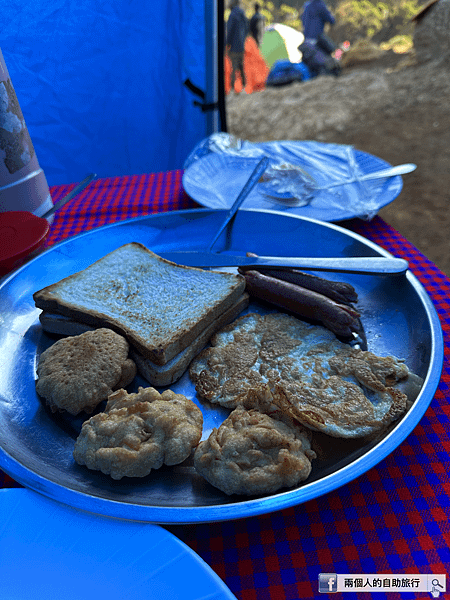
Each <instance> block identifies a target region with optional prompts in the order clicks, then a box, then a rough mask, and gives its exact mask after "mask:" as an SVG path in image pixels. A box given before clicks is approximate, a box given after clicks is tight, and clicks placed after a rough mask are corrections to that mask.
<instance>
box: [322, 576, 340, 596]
mask: <svg viewBox="0 0 450 600" xmlns="http://www.w3.org/2000/svg"><path fill="white" fill-rule="evenodd" d="M319 592H320V593H321V594H332V593H333V592H337V575H336V573H319Z"/></svg>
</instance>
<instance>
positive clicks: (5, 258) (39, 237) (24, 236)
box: [0, 211, 49, 275]
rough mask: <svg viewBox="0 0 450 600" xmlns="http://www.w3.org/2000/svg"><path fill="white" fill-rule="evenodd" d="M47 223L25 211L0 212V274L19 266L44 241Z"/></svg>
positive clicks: (47, 228) (47, 227)
mask: <svg viewBox="0 0 450 600" xmlns="http://www.w3.org/2000/svg"><path fill="white" fill-rule="evenodd" d="M48 230H49V224H48V222H47V221H46V220H45V219H42V218H41V217H36V216H35V215H33V214H32V213H30V212H27V211H8V212H4V213H0V274H3V275H4V274H5V273H8V272H9V271H11V270H12V269H14V268H16V267H17V266H19V264H20V262H21V261H23V259H24V258H26V257H27V256H28V255H29V254H31V253H32V252H34V251H35V250H36V249H37V248H39V247H40V246H41V245H42V244H43V243H44V241H45V238H46V237H47V233H48Z"/></svg>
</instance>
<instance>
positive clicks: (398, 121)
mask: <svg viewBox="0 0 450 600" xmlns="http://www.w3.org/2000/svg"><path fill="white" fill-rule="evenodd" d="M449 98H450V65H449V64H448V61H443V60H435V61H428V62H426V63H421V62H419V61H418V60H417V56H416V54H415V53H414V51H413V52H412V53H410V54H408V55H402V54H395V53H394V52H392V51H389V52H386V53H384V54H383V55H382V56H380V57H378V58H376V59H372V60H370V61H368V62H363V63H361V64H357V65H353V66H348V67H346V68H344V69H343V71H342V74H341V75H340V76H339V77H334V76H321V77H318V78H316V79H313V80H310V81H306V82H301V83H293V84H290V85H288V86H284V87H281V88H266V89H265V90H263V91H261V92H257V93H253V94H245V93H241V94H235V93H233V92H232V93H231V94H230V95H229V96H227V119H228V131H229V132H230V133H232V134H234V135H236V136H238V137H240V138H242V139H247V140H250V141H264V140H276V139H278V140H287V139H290V140H318V141H321V142H330V143H339V144H352V145H353V146H354V147H355V148H357V149H359V150H362V151H365V152H369V153H371V154H373V155H376V156H378V157H380V158H382V159H384V160H386V161H387V162H389V163H391V164H392V165H396V164H400V163H409V162H412V163H415V164H416V165H417V169H416V171H414V172H413V173H410V174H408V175H404V176H403V189H402V191H401V193H400V195H399V196H398V197H397V198H396V199H395V201H394V202H392V203H391V204H390V205H388V206H387V207H385V208H383V209H381V210H380V212H379V214H380V216H381V217H382V218H383V219H384V220H385V221H387V222H388V223H389V224H391V225H392V226H393V227H394V228H395V229H396V230H397V231H399V232H400V233H401V234H402V235H403V236H404V237H406V238H407V239H408V240H409V241H410V242H411V243H412V244H414V245H415V246H416V247H417V248H418V249H419V250H420V251H421V252H422V253H423V254H425V255H426V256H427V257H428V258H430V259H431V260H432V261H433V262H434V263H435V264H436V265H437V266H438V267H439V268H440V269H441V270H442V271H443V272H444V273H446V274H447V275H449V276H450V208H449V202H450V103H449Z"/></svg>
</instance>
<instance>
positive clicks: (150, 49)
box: [0, 0, 217, 185]
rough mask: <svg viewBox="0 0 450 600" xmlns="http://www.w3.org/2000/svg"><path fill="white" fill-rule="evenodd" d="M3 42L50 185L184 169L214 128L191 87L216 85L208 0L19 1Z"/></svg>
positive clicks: (0, 36) (11, 6)
mask: <svg viewBox="0 0 450 600" xmlns="http://www.w3.org/2000/svg"><path fill="white" fill-rule="evenodd" d="M209 12H210V11H209ZM0 47H1V48H2V52H3V56H4V59H5V62H6V65H7V67H8V70H9V73H10V77H11V81H12V84H13V86H14V89H15V91H16V95H17V97H18V100H19V103H20V106H21V109H22V112H23V114H24V117H25V121H26V124H27V127H28V130H29V132H30V135H31V139H32V141H33V144H34V147H35V150H36V154H37V157H38V160H39V163H40V165H41V167H42V168H43V169H44V171H45V174H46V177H47V180H48V182H49V184H50V185H59V184H64V183H71V182H74V181H79V180H80V179H82V178H83V176H84V175H85V174H86V173H87V172H91V171H94V172H96V173H97V174H98V176H100V177H109V176H115V175H127V174H135V173H136V174H137V173H145V172H158V171H166V170H170V169H177V168H181V167H182V165H183V162H184V160H185V159H186V157H187V156H188V154H189V153H190V151H191V150H192V148H193V147H194V146H195V145H196V143H198V142H199V141H200V140H201V139H203V138H204V137H205V136H207V135H209V134H211V133H213V131H211V125H210V124H209V125H208V119H207V115H206V113H204V112H203V111H202V110H201V108H200V107H199V106H196V105H195V104H194V100H198V98H197V97H196V96H195V95H194V94H193V93H192V91H190V90H189V89H188V88H187V87H186V86H185V85H184V84H183V82H184V81H186V80H187V79H188V80H189V81H191V82H192V83H193V85H195V86H196V87H198V88H200V89H201V90H205V89H206V81H208V73H207V72H206V69H207V67H206V58H205V57H206V55H207V53H208V52H210V50H209V49H208V48H207V47H206V45H205V3H204V2H199V1H198V0H184V1H183V3H180V2H178V1H177V0H165V1H164V2H154V1H150V2H140V1H137V0H108V1H106V0H95V2H94V1H93V0H76V1H75V0H12V2H10V3H4V5H3V7H2V28H1V32H0ZM216 100H217V99H216V98H205V102H206V101H209V102H212V101H216ZM209 121H210V122H211V119H210V120H209Z"/></svg>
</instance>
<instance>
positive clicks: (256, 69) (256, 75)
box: [225, 36, 269, 94]
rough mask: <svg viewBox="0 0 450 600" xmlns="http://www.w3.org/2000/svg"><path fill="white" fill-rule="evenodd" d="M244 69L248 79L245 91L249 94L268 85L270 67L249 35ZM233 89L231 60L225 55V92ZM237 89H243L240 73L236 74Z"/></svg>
mask: <svg viewBox="0 0 450 600" xmlns="http://www.w3.org/2000/svg"><path fill="white" fill-rule="evenodd" d="M244 71H245V77H246V79H247V85H246V86H245V91H246V92H247V94H251V93H252V92H259V91H261V90H263V89H264V88H265V87H266V79H267V75H268V74H269V67H268V66H267V64H266V61H265V60H264V58H263V57H262V54H261V52H260V51H259V48H258V45H257V44H256V42H255V40H254V39H253V38H252V37H251V36H248V37H247V39H246V40H245V53H244ZM230 91H231V61H230V59H229V57H228V56H227V55H226V56H225V93H226V94H229V93H230ZM235 91H236V92H241V91H242V82H241V78H240V76H239V75H236V83H235Z"/></svg>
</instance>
